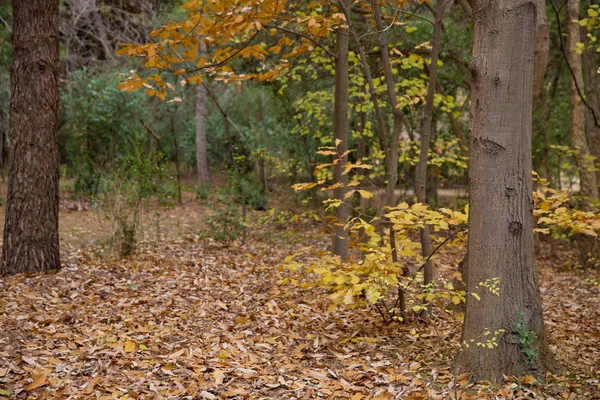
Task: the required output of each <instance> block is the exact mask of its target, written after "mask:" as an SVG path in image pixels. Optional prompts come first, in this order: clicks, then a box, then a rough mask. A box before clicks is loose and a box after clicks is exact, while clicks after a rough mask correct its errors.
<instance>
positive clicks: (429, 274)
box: [415, 0, 445, 290]
mask: <svg viewBox="0 0 600 400" xmlns="http://www.w3.org/2000/svg"><path fill="white" fill-rule="evenodd" d="M444 5H445V0H437V4H436V6H435V24H434V28H433V41H432V45H431V64H430V66H429V84H428V87H427V97H426V99H425V107H424V110H423V133H422V134H421V148H420V155H419V162H418V163H417V171H416V176H415V193H416V195H417V201H418V202H419V203H422V204H427V160H428V158H429V144H430V141H431V140H430V139H431V126H432V124H433V99H434V96H435V86H436V82H437V62H438V56H439V52H440V35H441V33H442V18H443V17H444ZM421 248H422V254H423V258H424V259H428V258H429V256H430V255H431V252H432V251H433V246H432V244H431V235H430V234H429V226H427V225H425V227H424V228H423V229H421ZM432 281H433V264H432V263H431V260H429V261H427V263H425V268H424V269H423V284H424V285H425V288H426V290H429V289H430V288H429V286H430V285H431V284H432Z"/></svg>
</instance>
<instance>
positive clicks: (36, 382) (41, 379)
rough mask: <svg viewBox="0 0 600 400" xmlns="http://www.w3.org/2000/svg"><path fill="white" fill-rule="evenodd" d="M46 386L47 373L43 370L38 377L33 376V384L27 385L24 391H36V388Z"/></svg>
mask: <svg viewBox="0 0 600 400" xmlns="http://www.w3.org/2000/svg"><path fill="white" fill-rule="evenodd" d="M47 384H48V371H46V370H44V371H42V372H41V373H40V374H39V375H34V376H33V382H31V383H30V384H29V385H27V387H26V388H25V390H27V391H29V390H34V389H37V388H39V387H42V386H44V385H47Z"/></svg>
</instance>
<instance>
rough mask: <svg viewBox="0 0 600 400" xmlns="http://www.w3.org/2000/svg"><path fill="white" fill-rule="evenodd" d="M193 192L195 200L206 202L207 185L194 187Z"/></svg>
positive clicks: (208, 191)
mask: <svg viewBox="0 0 600 400" xmlns="http://www.w3.org/2000/svg"><path fill="white" fill-rule="evenodd" d="M194 192H196V200H207V199H208V196H209V195H210V190H209V188H208V185H196V186H194Z"/></svg>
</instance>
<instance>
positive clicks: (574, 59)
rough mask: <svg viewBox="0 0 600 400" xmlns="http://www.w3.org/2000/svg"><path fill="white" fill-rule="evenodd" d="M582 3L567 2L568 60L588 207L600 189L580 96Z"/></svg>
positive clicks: (575, 134) (576, 140) (574, 128)
mask: <svg viewBox="0 0 600 400" xmlns="http://www.w3.org/2000/svg"><path fill="white" fill-rule="evenodd" d="M580 8H581V1H580V0H568V1H567V58H568V62H569V65H570V67H571V70H572V71H573V76H571V96H570V99H569V100H570V101H569V103H570V105H571V144H572V146H573V149H574V151H575V161H576V163H577V168H578V170H579V187H580V192H581V195H582V196H584V197H587V201H584V206H585V207H587V206H586V205H585V203H587V202H588V201H589V200H591V199H595V198H597V197H598V186H597V182H596V175H595V173H594V171H593V170H592V169H593V168H592V167H593V161H592V159H591V157H590V149H589V146H588V142H587V138H586V134H585V105H584V104H583V102H582V99H581V98H580V95H579V93H580V92H581V94H583V72H582V71H583V70H582V65H581V55H580V54H577V51H576V49H577V43H579V42H581V33H580V26H579V23H578V22H577V21H578V20H579V10H580Z"/></svg>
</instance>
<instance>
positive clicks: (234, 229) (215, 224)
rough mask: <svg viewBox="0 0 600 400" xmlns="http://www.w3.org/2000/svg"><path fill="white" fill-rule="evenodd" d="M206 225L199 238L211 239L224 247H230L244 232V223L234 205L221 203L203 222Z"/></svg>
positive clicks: (237, 208)
mask: <svg viewBox="0 0 600 400" xmlns="http://www.w3.org/2000/svg"><path fill="white" fill-rule="evenodd" d="M204 224H205V225H206V226H205V228H203V229H202V230H201V231H200V233H199V236H200V237H201V238H207V237H208V238H212V239H214V240H216V241H219V242H221V243H223V244H225V245H230V244H231V243H232V242H233V241H234V240H236V239H237V238H238V237H240V236H241V235H242V233H243V230H244V222H243V219H242V216H241V215H240V210H239V207H237V206H236V205H234V204H231V203H229V204H227V203H221V204H220V206H219V207H217V208H216V209H215V212H214V213H213V214H212V215H211V216H209V217H207V218H206V219H205V220H204Z"/></svg>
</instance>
